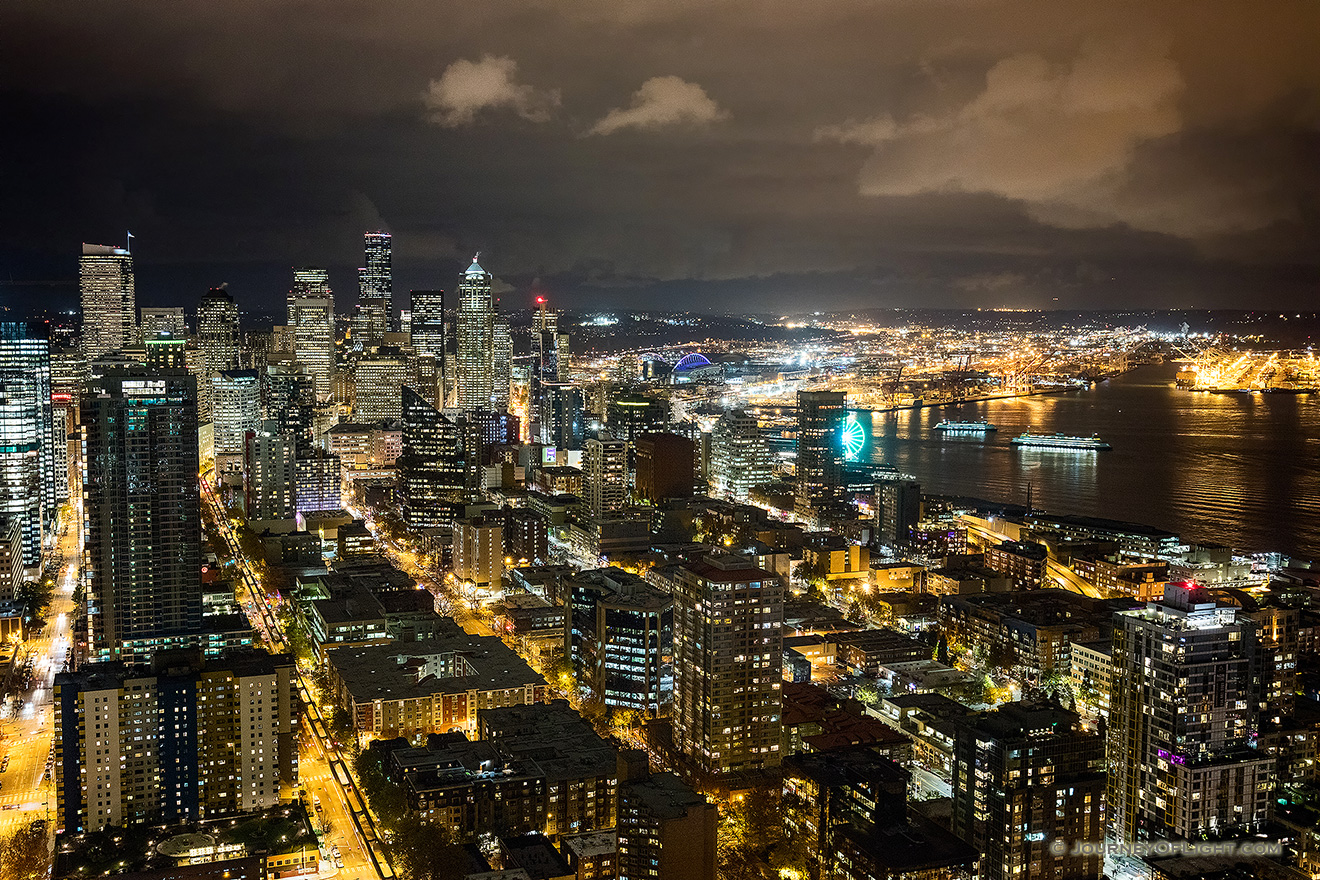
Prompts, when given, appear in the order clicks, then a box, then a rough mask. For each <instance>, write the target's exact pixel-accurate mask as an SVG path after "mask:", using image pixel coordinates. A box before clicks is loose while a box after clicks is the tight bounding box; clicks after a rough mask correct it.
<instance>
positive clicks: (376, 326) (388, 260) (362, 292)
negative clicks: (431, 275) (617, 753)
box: [358, 232, 394, 348]
mask: <svg viewBox="0 0 1320 880" xmlns="http://www.w3.org/2000/svg"><path fill="white" fill-rule="evenodd" d="M393 241H394V240H393V238H392V237H391V236H390V234H389V233H388V232H367V233H364V234H363V244H364V250H365V253H366V265H365V266H363V267H362V268H361V269H358V307H359V309H360V310H361V314H362V317H363V321H362V329H363V330H364V331H365V339H363V343H364V344H365V346H366V347H367V348H370V347H372V346H374V345H380V343H381V341H382V340H383V339H384V338H385V331H386V330H388V329H389V317H390V311H391V309H392V307H393V300H394V280H393V267H392V263H393V256H392V255H393V247H394V245H393Z"/></svg>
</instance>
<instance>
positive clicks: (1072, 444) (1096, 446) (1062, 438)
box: [1009, 431, 1114, 452]
mask: <svg viewBox="0 0 1320 880" xmlns="http://www.w3.org/2000/svg"><path fill="white" fill-rule="evenodd" d="M1009 442H1011V443H1012V444H1013V445H1014V446H1029V447H1032V448H1036V449H1060V450H1076V451H1078V452H1095V451H1097V450H1103V449H1113V448H1114V447H1112V446H1110V445H1109V444H1108V443H1106V442H1105V441H1104V440H1101V439H1100V438H1099V437H1098V436H1097V435H1095V434H1092V435H1091V436H1090V437H1069V436H1068V435H1066V434H1032V433H1031V432H1030V431H1028V432H1027V433H1025V434H1019V435H1018V436H1016V437H1014V438H1013V439H1012V440H1011V441H1009Z"/></svg>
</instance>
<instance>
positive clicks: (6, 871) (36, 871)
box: [0, 820, 50, 880]
mask: <svg viewBox="0 0 1320 880" xmlns="http://www.w3.org/2000/svg"><path fill="white" fill-rule="evenodd" d="M49 869H50V849H49V848H48V844H47V836H46V823H45V822H44V821H40V820H38V821H37V822H31V823H29V824H27V825H24V826H23V827H22V828H19V829H18V830H17V831H15V832H14V833H13V834H10V835H8V836H6V837H0V877H4V878H6V880H38V878H43V880H44V878H45V876H46V873H47V872H48V871H49Z"/></svg>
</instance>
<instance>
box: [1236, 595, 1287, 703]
mask: <svg viewBox="0 0 1320 880" xmlns="http://www.w3.org/2000/svg"><path fill="white" fill-rule="evenodd" d="M1242 615H1243V616H1244V617H1246V618H1248V619H1250V620H1252V621H1255V623H1256V650H1257V664H1256V668H1257V675H1258V677H1259V679H1260V688H1259V690H1258V694H1259V701H1258V708H1259V710H1260V718H1261V722H1262V724H1265V723H1268V724H1271V725H1278V724H1282V723H1283V720H1284V719H1285V718H1288V717H1290V716H1291V715H1292V714H1293V708H1294V707H1295V706H1296V704H1297V673H1298V670H1297V655H1298V653H1299V652H1300V650H1301V644H1300V633H1299V630H1300V628H1301V609H1298V608H1285V607H1282V606H1280V605H1277V604H1267V605H1261V606H1258V607H1254V608H1249V609H1243V611H1242Z"/></svg>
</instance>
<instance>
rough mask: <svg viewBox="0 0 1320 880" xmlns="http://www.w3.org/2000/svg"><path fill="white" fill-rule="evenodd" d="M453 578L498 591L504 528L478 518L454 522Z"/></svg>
mask: <svg viewBox="0 0 1320 880" xmlns="http://www.w3.org/2000/svg"><path fill="white" fill-rule="evenodd" d="M454 577H456V578H458V579H459V581H460V582H464V583H469V584H471V585H472V586H474V587H493V588H496V589H498V588H499V586H500V579H501V578H503V577H504V524H503V523H502V522H500V520H499V519H497V518H489V519H488V518H486V517H481V516H474V517H464V518H461V519H456V520H454Z"/></svg>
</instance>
